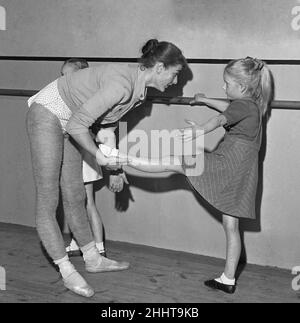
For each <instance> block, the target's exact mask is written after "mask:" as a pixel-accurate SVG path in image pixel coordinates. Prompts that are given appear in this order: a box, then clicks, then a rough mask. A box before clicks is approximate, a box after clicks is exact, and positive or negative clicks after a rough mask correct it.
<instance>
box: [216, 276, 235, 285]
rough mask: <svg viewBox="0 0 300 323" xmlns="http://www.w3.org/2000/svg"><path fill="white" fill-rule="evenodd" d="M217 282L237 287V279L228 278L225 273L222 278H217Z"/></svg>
mask: <svg viewBox="0 0 300 323" xmlns="http://www.w3.org/2000/svg"><path fill="white" fill-rule="evenodd" d="M215 281H217V282H218V283H221V284H225V285H235V279H230V278H227V277H226V276H225V274H224V273H223V274H222V275H221V277H219V278H215Z"/></svg>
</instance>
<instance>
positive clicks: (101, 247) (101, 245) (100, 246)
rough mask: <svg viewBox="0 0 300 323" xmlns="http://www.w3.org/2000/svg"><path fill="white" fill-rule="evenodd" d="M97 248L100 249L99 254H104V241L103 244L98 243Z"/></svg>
mask: <svg viewBox="0 0 300 323" xmlns="http://www.w3.org/2000/svg"><path fill="white" fill-rule="evenodd" d="M96 248H97V249H98V251H99V252H104V251H105V247H104V243H103V241H102V242H96Z"/></svg>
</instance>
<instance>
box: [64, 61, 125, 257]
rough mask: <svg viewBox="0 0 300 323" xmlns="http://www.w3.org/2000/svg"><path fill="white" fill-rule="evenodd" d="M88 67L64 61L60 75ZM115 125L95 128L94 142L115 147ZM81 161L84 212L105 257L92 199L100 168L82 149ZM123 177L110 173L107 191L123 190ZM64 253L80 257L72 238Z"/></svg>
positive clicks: (97, 217) (100, 173) (75, 62)
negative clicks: (84, 201) (84, 197)
mask: <svg viewBox="0 0 300 323" xmlns="http://www.w3.org/2000/svg"><path fill="white" fill-rule="evenodd" d="M87 67H89V64H88V62H87V61H86V60H85V59H80V58H70V59H68V60H66V61H65V62H64V63H63V65H62V67H61V75H65V74H68V73H73V72H76V71H78V70H81V69H84V68H87ZM115 129H116V125H113V126H112V127H109V126H106V127H103V126H102V127H97V130H98V131H97V134H96V140H97V141H99V142H102V143H105V144H106V145H108V146H111V147H115V145H116V142H115V135H114V131H115ZM81 153H82V157H83V161H82V176H83V182H84V187H85V191H86V210H87V215H88V219H89V223H90V226H91V229H92V233H93V235H94V239H95V243H96V248H97V249H98V251H99V253H100V255H102V256H104V257H106V250H105V246H104V239H103V221H102V218H101V215H100V213H99V211H98V209H97V206H96V203H95V198H94V184H93V183H94V182H95V181H98V180H100V179H102V178H103V177H102V170H101V167H100V166H99V165H98V163H97V162H96V159H95V158H94V157H93V156H92V155H91V154H90V153H89V152H87V151H85V150H84V149H81ZM124 179H125V176H121V175H118V176H117V175H113V172H112V171H111V175H110V185H109V189H110V190H111V191H112V192H120V191H121V190H122V189H123V185H124ZM66 251H67V253H68V256H69V257H72V256H79V255H81V251H80V248H79V246H78V244H77V242H76V241H75V239H74V238H72V240H71V242H70V244H69V246H67V247H66Z"/></svg>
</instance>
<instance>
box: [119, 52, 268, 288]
mask: <svg viewBox="0 0 300 323" xmlns="http://www.w3.org/2000/svg"><path fill="white" fill-rule="evenodd" d="M224 83H225V84H224V90H225V92H226V95H227V97H228V99H229V100H230V101H229V102H227V101H222V100H215V99H209V98H205V97H203V95H201V94H197V95H195V98H194V100H192V101H191V104H194V103H200V102H202V103H204V104H206V105H208V106H210V107H212V108H214V109H217V110H219V111H220V112H221V114H219V115H217V116H215V117H213V118H211V119H210V120H208V121H207V122H205V123H204V124H201V125H198V124H196V123H195V122H191V121H189V123H190V124H192V127H191V128H188V129H183V130H184V131H182V134H181V137H182V139H183V140H184V141H189V140H191V139H195V137H197V136H199V135H201V134H203V133H204V134H206V133H209V132H211V131H213V130H215V129H216V128H218V127H224V128H225V130H226V134H225V136H224V138H223V140H222V141H221V143H220V144H219V145H218V147H217V149H216V150H215V151H213V152H211V153H205V154H204V171H203V173H202V174H201V175H199V176H188V175H186V176H187V177H188V179H189V181H190V183H191V185H192V186H193V188H194V189H195V190H196V191H197V192H198V193H199V194H201V195H202V196H203V197H204V198H205V199H206V200H207V201H208V202H209V203H210V204H212V205H213V206H214V207H215V208H216V209H218V210H219V211H220V212H222V214H223V215H222V217H223V227H224V230H225V235H226V263H225V269H224V272H223V273H222V275H221V276H220V277H218V278H216V279H213V280H208V281H206V282H205V285H206V286H209V287H211V288H213V289H219V290H222V291H224V292H226V293H234V292H235V289H236V282H235V273H236V268H237V265H238V261H239V258H240V252H241V239H240V232H239V219H240V218H250V219H254V218H255V196H256V189H257V180H258V153H259V150H260V146H261V137H262V118H263V116H264V115H265V113H266V112H267V108H268V105H269V103H270V101H271V99H272V94H273V89H272V76H271V72H270V70H269V68H268V67H267V65H266V64H265V63H264V62H262V61H260V60H258V59H254V58H251V57H247V58H244V59H237V60H233V61H231V62H230V63H229V64H228V65H227V66H226V68H225V71H224ZM186 130H189V131H186ZM190 130H192V131H190ZM197 130H201V131H197ZM119 155H121V154H119ZM190 158H191V157H190ZM198 158H200V157H198ZM201 158H202V157H201ZM188 159H189V158H186V157H185V160H184V161H185V162H183V159H182V158H179V157H176V156H172V159H170V156H168V157H165V158H162V159H160V160H159V161H154V162H153V160H151V161H150V160H147V159H141V158H135V157H133V156H129V158H128V163H129V166H132V167H134V168H136V169H139V170H142V171H145V172H169V171H174V172H180V173H183V174H186V167H185V166H184V165H186V164H189V165H190V164H191V163H186V162H187V161H188ZM168 160H172V163H169V164H167V163H166V161H168ZM189 171H190V170H189Z"/></svg>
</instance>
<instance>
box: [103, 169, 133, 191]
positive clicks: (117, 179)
mask: <svg viewBox="0 0 300 323" xmlns="http://www.w3.org/2000/svg"><path fill="white" fill-rule="evenodd" d="M124 183H125V184H129V183H128V180H127V178H126V175H125V173H124V172H122V173H120V174H118V175H110V176H109V186H108V188H109V190H110V191H112V192H114V193H119V192H121V191H122V190H123V188H124Z"/></svg>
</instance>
